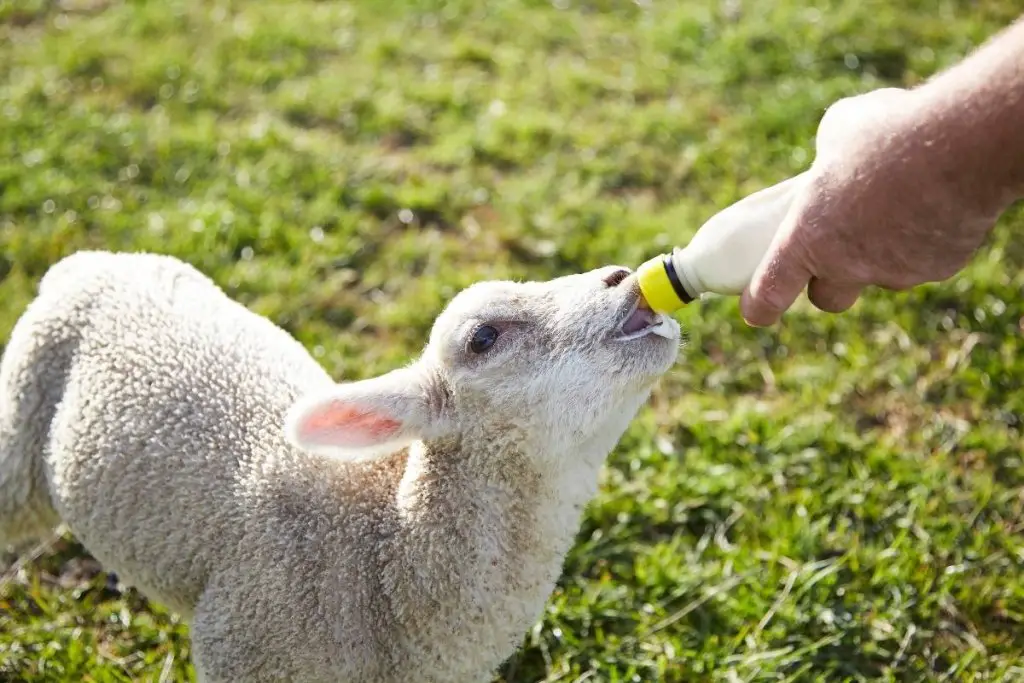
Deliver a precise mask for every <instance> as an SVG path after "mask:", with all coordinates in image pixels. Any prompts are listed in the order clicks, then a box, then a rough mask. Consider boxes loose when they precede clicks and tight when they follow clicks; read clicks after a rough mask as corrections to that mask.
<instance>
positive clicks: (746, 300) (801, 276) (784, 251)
mask: <svg viewBox="0 0 1024 683" xmlns="http://www.w3.org/2000/svg"><path fill="white" fill-rule="evenodd" d="M787 247H789V245H787V244H785V243H784V244H782V245H781V248H780V247H776V246H773V247H772V250H771V251H770V252H769V254H768V255H767V256H766V257H765V260H764V261H762V263H761V267H760V268H759V269H758V272H757V273H755V274H754V278H753V279H752V280H751V282H750V285H749V286H748V287H747V288H746V289H745V290H744V291H743V294H742V295H741V296H740V311H741V313H742V315H743V319H744V320H745V321H746V322H747V324H748V325H751V326H753V327H767V326H768V325H773V324H775V323H776V322H777V321H778V320H779V318H781V317H782V314H783V313H784V312H785V311H786V309H788V308H789V307H790V306H792V305H793V302H794V301H796V298H797V297H798V296H800V292H802V291H803V289H804V287H805V286H806V285H807V282H808V281H809V280H810V279H811V272H810V271H809V270H808V269H807V267H806V266H804V265H803V264H804V261H803V259H801V258H800V257H799V255H798V254H795V253H792V252H793V251H795V250H794V249H793V248H791V247H790V248H787Z"/></svg>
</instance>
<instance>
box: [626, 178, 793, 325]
mask: <svg viewBox="0 0 1024 683" xmlns="http://www.w3.org/2000/svg"><path fill="white" fill-rule="evenodd" d="M806 175H807V174H806V173H802V174H800V175H798V176H794V177H792V178H790V179H788V180H785V181H783V182H781V183H778V184H777V185H772V186H771V187H768V188H765V189H763V190H760V191H758V192H755V193H754V194H752V195H749V196H748V197H745V198H744V199H741V200H740V201H738V202H736V203H735V204H732V205H731V206H729V207H727V208H726V209H724V210H723V211H721V212H719V213H717V214H715V215H714V216H712V218H711V220H709V221H708V222H706V223H705V224H704V225H702V226H701V227H700V229H699V230H698V231H697V234H695V235H694V237H693V239H692V240H690V243H689V244H687V245H686V246H685V247H682V248H676V249H674V250H673V251H672V252H671V253H669V254H662V255H661V256H657V257H655V258H653V259H651V260H649V261H647V262H646V263H644V264H643V265H642V266H640V268H639V269H637V280H638V282H639V285H640V291H641V292H643V295H644V298H645V299H646V300H647V304H648V305H649V306H650V307H651V309H652V310H654V311H656V312H658V313H666V314H669V313H673V312H675V311H677V310H679V309H680V308H682V307H683V306H685V305H686V304H688V303H690V302H691V301H694V300H696V299H698V298H700V296H701V295H702V294H725V295H739V294H741V293H742V292H743V290H744V289H745V288H746V286H747V285H748V284H749V283H750V280H751V278H753V276H754V271H755V270H757V267H758V265H759V264H760V263H761V259H762V258H763V257H764V255H765V253H766V252H767V251H768V247H769V246H771V243H772V238H774V237H775V233H776V232H777V231H778V229H779V226H780V224H781V223H782V221H783V219H785V217H786V213H787V212H788V211H789V207H790V204H792V203H793V199H794V198H795V197H796V193H797V192H798V191H799V189H800V187H801V186H802V184H803V182H804V181H805V179H806Z"/></svg>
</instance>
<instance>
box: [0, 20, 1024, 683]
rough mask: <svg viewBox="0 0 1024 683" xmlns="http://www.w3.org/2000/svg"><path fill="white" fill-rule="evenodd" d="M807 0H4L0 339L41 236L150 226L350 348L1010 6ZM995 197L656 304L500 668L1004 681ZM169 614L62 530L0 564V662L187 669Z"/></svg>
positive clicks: (906, 78)
mask: <svg viewBox="0 0 1024 683" xmlns="http://www.w3.org/2000/svg"><path fill="white" fill-rule="evenodd" d="M485 5H486V10H485V9H482V7H484V6H485ZM810 5H811V3H800V2H797V1H796V0H774V1H770V2H769V1H765V2H757V3H755V2H708V3H697V2H680V3H659V2H655V3H646V2H638V3H630V2H625V1H624V0H623V1H621V2H613V1H612V0H591V1H589V2H580V1H577V0H564V1H562V0H558V1H556V2H541V1H540V0H520V1H515V0H494V1H492V2H488V3H477V2H471V1H470V0H450V1H448V2H440V0H430V1H428V0H421V1H419V2H413V1H411V0H410V1H403V2H398V1H397V0H396V1H395V2H384V1H383V0H378V1H377V2H361V3H350V4H349V3H341V2H314V1H311V0H304V1H301V2H295V3H269V2H262V3H261V2H235V1H231V0H217V1H215V2H201V1H200V0H166V1H164V2H145V1H143V0H133V1H125V2H115V1H112V0H63V1H62V2H56V1H52V0H0V340H3V339H6V337H7V334H8V332H9V330H10V328H11V326H12V325H13V324H14V322H15V320H16V318H17V317H18V315H19V314H20V313H21V312H22V310H23V308H24V306H25V305H26V304H27V302H28V301H29V300H30V298H31V296H32V295H33V292H34V287H35V285H36V283H37V282H38V280H39V278H40V277H41V276H42V275H43V273H44V271H45V270H46V268H47V267H48V266H49V265H50V264H52V263H53V262H54V261H56V260H57V259H58V258H60V257H61V256H63V255H65V254H68V253H71V252H73V251H75V250H78V249H84V248H107V249H116V250H128V249H148V250H157V251H161V252H166V253H171V254H175V255H177V256H180V257H182V258H184V259H187V260H188V261H190V262H192V263H193V264H195V265H196V266H198V267H199V268H201V269H202V270H204V271H205V272H207V273H209V274H210V275H211V276H212V277H214V278H215V279H216V280H217V281H218V282H219V283H220V284H221V285H223V286H224V287H225V288H226V289H227V290H228V291H229V293H230V294H231V295H232V296H234V297H236V298H237V299H238V300H240V301H242V302H244V303H245V304H247V305H248V306H250V307H251V308H252V309H254V310H256V311H258V312H259V313H262V314H264V315H267V316H268V317H270V318H271V319H273V320H274V321H275V322H277V323H279V324H280V325H282V326H284V327H285V328H286V329H288V330H289V331H291V332H292V333H294V334H295V335H296V336H297V337H298V338H299V339H300V340H301V341H302V342H303V343H305V344H306V345H307V346H308V347H309V348H311V349H313V351H314V353H315V354H316V356H317V357H318V358H319V360H320V361H321V362H322V363H323V364H324V365H325V367H327V368H328V369H329V370H330V371H331V372H332V373H333V374H334V375H335V376H337V377H339V378H340V377H345V378H360V377H365V376H368V375H370V374H374V373H378V372H381V371H384V370H387V369H390V368H392V367H394V366H396V365H398V364H400V363H402V362H404V361H405V360H406V359H407V358H408V357H410V356H411V355H412V354H414V353H416V352H417V351H418V349H419V348H420V346H421V345H422V343H423V342H424V340H425V335H426V333H427V330H428V329H429V326H430V324H431V321H432V319H433V317H434V315H435V314H436V313H437V312H438V311H439V310H440V309H441V307H442V306H443V305H444V303H445V301H446V300H447V299H448V298H449V297H450V296H451V295H452V294H453V292H455V291H457V290H458V289H459V288H461V287H463V286H465V285H467V284H468V283H470V282H473V281H476V280H480V279H486V278H497V277H500V278H505V277H515V278H550V277H553V276H556V275H560V274H566V273H570V272H574V271H580V270H584V269H589V268H592V267H596V266H600V265H604V264H608V263H623V264H631V265H636V264H638V263H640V262H641V261H643V260H645V259H646V258H647V257H649V256H652V255H654V254H656V253H659V252H660V251H662V250H665V249H667V248H669V247H671V246H672V245H675V244H683V243H685V242H686V241H687V239H688V238H689V237H690V236H691V235H692V233H693V231H694V230H695V229H696V227H697V226H698V225H700V223H701V222H702V221H703V220H704V219H706V218H707V217H708V216H710V215H711V214H712V213H713V212H714V211H715V210H717V209H719V208H722V207H724V206H725V205H727V204H728V203H729V202H731V201H734V200H736V199H738V198H740V197H741V196H743V194H744V193H746V192H749V191H752V190H755V189H758V188H760V187H763V186H766V185H767V184H770V183H772V182H775V181H778V180H780V179H782V178H784V177H786V176H788V175H791V174H793V173H794V172H796V171H798V170H801V169H803V168H804V167H805V166H806V164H807V162H808V160H809V157H810V154H811V152H812V147H811V140H812V139H813V133H814V128H815V125H816V122H817V120H818V119H819V117H820V115H821V113H822V110H823V108H824V107H825V106H826V105H828V104H829V103H830V102H832V101H834V100H835V99H837V98H839V97H842V96H846V95H851V94H854V93H857V92H862V91H865V90H869V89H872V88H875V87H879V86H883V85H889V84H904V85H910V84H914V83H916V82H919V81H920V80H922V79H923V78H926V77H928V76H929V75H931V74H932V73H934V72H935V71H936V70H938V69H941V68H943V67H944V66H946V65H948V64H950V63H952V62H954V61H956V60H957V59H959V58H961V57H962V56H963V55H964V54H965V53H966V52H968V51H969V50H970V49H971V48H972V47H973V46H976V45H977V44H979V43H980V42H981V41H982V40H984V39H985V38H986V37H987V36H988V35H990V34H991V33H992V32H994V31H995V30H997V29H998V28H999V27H1001V26H1003V25H1005V24H1006V23H1008V22H1009V21H1010V20H1012V18H1013V17H1014V16H1015V14H1016V12H1017V11H1018V10H1017V9H1015V5H1017V3H1015V2H1013V1H1012V0H987V1H986V2H984V3H969V2H962V1H959V0H957V1H954V0H941V1H940V0H929V1H928V2H926V1H925V0H913V1H911V2H905V3H892V2H889V1H888V0H885V1H883V0H864V1H862V2H860V3H852V2H850V3H839V2H835V1H831V2H823V3H814V5H815V7H816V9H812V8H811V7H810ZM1022 227H1024V214H1019V213H1015V214H1013V215H1009V216H1007V217H1005V218H1004V219H1003V220H1002V221H1001V222H1000V225H999V227H998V230H997V233H996V235H995V237H994V239H993V240H992V242H991V243H989V244H988V245H987V246H986V247H985V249H984V251H983V252H982V253H981V254H980V255H979V257H978V259H977V260H976V261H975V262H974V263H973V264H972V265H971V266H970V268H969V269H968V270H967V271H966V272H965V273H963V274H962V275H961V276H959V277H958V278H956V279H954V280H952V281H950V282H948V283H945V284H943V285H941V286H938V285H936V286H928V287H922V288H919V289H917V290H915V291H912V292H908V293H903V294H898V295H897V294H892V293H885V292H873V293H871V294H869V295H868V296H867V297H866V298H865V299H863V300H862V301H861V302H860V303H859V304H858V305H857V307H856V308H855V309H854V310H853V311H851V312H850V313H848V314H846V315H840V316H830V315H826V314H821V313H818V312H815V311H814V310H813V309H811V308H810V307H809V306H808V305H807V304H806V302H803V301H801V302H800V303H799V304H798V306H797V307H796V308H795V309H794V310H793V311H792V312H791V313H789V314H788V315H787V316H786V318H785V321H784V323H783V324H782V325H781V326H779V327H776V328H772V329H767V330H754V329H750V328H748V327H746V326H745V325H744V324H743V323H742V321H741V319H740V317H739V315H738V310H737V306H736V302H735V301H734V300H731V299H726V300H719V301H714V302H711V303H708V304H706V305H703V306H701V307H700V308H696V307H694V308H693V309H692V310H688V311H684V312H683V313H682V314H680V316H679V317H680V320H681V322H683V323H684V325H685V326H686V328H687V329H688V330H689V334H690V337H691V343H690V345H689V347H688V349H687V350H686V352H685V356H684V358H683V359H682V361H681V362H680V364H679V365H678V366H677V367H676V369H674V370H673V371H672V372H671V373H670V375H669V376H668V377H667V378H666V379H665V380H664V382H663V383H662V384H661V386H660V388H659V389H658V391H657V393H656V395H655V397H654V399H653V400H652V402H651V405H650V407H649V408H646V409H645V410H644V411H643V412H642V413H641V415H640V416H639V417H638V419H637V420H636V421H635V422H634V424H633V425H632V427H631V428H630V430H629V432H628V433H627V435H626V437H625V438H624V439H623V441H622V442H621V444H620V446H619V447H618V448H617V449H616V451H615V453H614V454H613V456H612V457H611V459H610V462H609V466H608V468H607V470H606V473H605V477H604V481H603V486H602V490H601V493H600V496H599V497H598V499H597V500H595V501H594V503H593V504H592V505H591V506H590V508H589V509H588V513H587V517H586V520H585V523H584V525H583V528H582V530H581V532H580V535H579V538H578V544H577V545H576V547H575V549H574V550H573V552H572V553H571V554H570V556H569V557H568V560H567V562H566V564H565V572H564V575H563V577H562V579H561V582H560V584H559V587H558V590H557V591H556V593H555V594H554V595H553V596H552V597H551V599H550V603H549V609H548V611H547V613H546V616H545V618H544V620H543V621H542V622H541V623H539V624H537V626H536V627H535V628H534V629H533V630H532V631H531V632H529V633H526V634H524V641H523V648H522V650H521V651H520V652H518V653H517V654H516V655H515V656H514V657H513V658H512V659H511V660H510V661H509V662H508V663H507V664H506V666H505V667H504V669H503V672H502V678H501V679H500V680H501V681H504V682H505V683H513V682H516V683H526V682H534V681H566V682H568V681H584V680H585V681H592V682H597V681H609V682H612V681H653V680H659V681H703V680H707V681H723V682H727V683H733V682H737V681H869V680H870V681H952V680H956V681H1011V680H1022V679H1024V623H1022V622H1024V583H1022V580H1021V577H1022V569H1024V567H1022V565H1024V536H1022V531H1024V489H1022V486H1021V485H1022V483H1024V461H1022V459H1021V457H1022V456H1021V453H1022V446H1024V437H1022V434H1021V429H1022V423H1021V420H1022V409H1024V393H1021V392H1020V391H1019V387H1020V386H1021V385H1022V383H1024V343H1022V341H1021V324H1022V319H1024V303H1022V294H1024V274H1022V272H1021V266H1022V265H1024V247H1022V246H1021V243H1020V241H1019V240H1017V241H1014V240H1013V239H1012V238H1013V236H1014V231H1015V230H1016V231H1019V230H1020V229H1021V228H1022ZM187 635H188V631H187V628H186V627H185V626H183V625H182V624H181V623H180V621H179V620H177V619H176V618H175V617H174V615H172V614H169V613H168V612H167V611H165V610H164V609H162V608H161V607H160V606H159V605H155V604H150V603H148V602H147V601H146V600H144V599H143V598H142V597H141V596H139V595H138V594H137V593H135V592H133V591H127V590H125V589H124V588H123V586H118V585H117V583H116V581H114V580H112V579H111V577H109V576H108V575H106V574H103V573H102V572H100V571H99V568H98V567H96V566H95V563H94V562H93V561H91V559H90V558H89V557H88V555H87V554H86V553H85V552H84V551H83V549H82V548H81V547H79V546H78V545H77V544H75V543H74V541H73V539H71V538H70V537H64V538H62V539H61V541H60V542H59V543H57V544H56V545H55V546H54V547H52V548H49V549H48V550H47V551H46V552H44V553H43V554H42V555H41V556H39V557H38V558H36V559H34V560H31V561H29V562H27V563H26V564H25V565H24V567H23V568H22V569H21V570H20V571H17V572H11V573H9V574H8V575H7V576H6V577H5V578H4V584H3V585H2V586H0V680H11V681H15V680H16V681H26V682H42V681H48V682H49V681H94V682H112V681H130V680H139V681H157V680H190V677H191V668H190V664H189V650H188V639H187Z"/></svg>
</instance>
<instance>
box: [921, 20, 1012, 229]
mask: <svg viewBox="0 0 1024 683" xmlns="http://www.w3.org/2000/svg"><path fill="white" fill-rule="evenodd" d="M1022 60H1024V22H1017V23H1016V24H1014V25H1012V26H1011V27H1010V28H1009V29H1007V30H1006V31H1004V32H1002V33H1001V34H999V35H998V36H997V37H995V38H994V39H992V40H990V41H989V42H988V43H987V44H986V45H984V46H983V47H981V48H980V49H978V50H977V51H976V52H975V53H973V54H972V55H970V56H969V57H968V58H967V59H965V60H963V61H962V62H961V63H959V64H957V65H956V66H954V67H952V68H951V69H949V70H947V71H945V72H942V73H940V74H938V75H937V76H935V77H934V78H932V79H930V80H929V81H927V82H925V83H924V84H922V85H921V86H919V87H918V88H916V89H914V90H912V91H911V95H912V97H911V98H909V101H910V102H911V106H912V120H913V121H914V125H915V126H916V127H917V129H918V130H919V132H920V135H921V137H922V138H923V140H925V141H927V146H928V148H929V149H928V151H927V152H926V154H927V155H928V156H929V163H931V164H934V168H935V170H936V172H937V173H938V174H939V175H941V176H942V177H943V178H944V179H945V181H946V184H947V185H948V186H949V190H950V191H952V192H954V193H955V195H956V196H957V198H958V200H959V201H962V202H963V205H964V206H965V207H970V208H973V209H974V210H975V211H976V212H981V213H985V214H991V213H995V214H996V215H998V214H999V213H1001V212H1002V211H1003V210H1005V209H1006V208H1007V207H1008V206H1009V205H1010V204H1012V203H1013V202H1014V201H1016V200H1017V199H1019V198H1021V197H1022V196H1024V134H1021V132H1020V131H1021V129H1020V122H1021V121H1022V120H1024V80H1022V78H1021V77H1022V76H1024V70H1022V69H1021V66H1020V64H1021V63H1022Z"/></svg>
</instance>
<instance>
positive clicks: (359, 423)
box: [286, 267, 680, 459]
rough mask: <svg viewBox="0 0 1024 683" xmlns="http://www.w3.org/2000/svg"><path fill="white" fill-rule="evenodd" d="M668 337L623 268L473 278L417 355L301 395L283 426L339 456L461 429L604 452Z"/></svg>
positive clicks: (655, 371)
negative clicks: (537, 278)
mask: <svg viewBox="0 0 1024 683" xmlns="http://www.w3.org/2000/svg"><path fill="white" fill-rule="evenodd" d="M679 338H680V334H679V325H678V324H677V323H676V322H675V321H674V320H672V319H671V318H667V317H664V316H660V315H656V314H654V313H652V312H651V310H650V309H649V308H647V305H646V303H645V302H644V301H643V299H642V297H641V296H640V290H639V287H638V286H637V283H636V279H635V277H634V276H632V275H631V274H630V272H629V271H628V270H626V269H624V268H619V267H610V268H604V269H601V270H596V271H592V272H589V273H583V274H580V275H572V276H568V277H563V278H558V279H556V280H551V281H548V282H527V283H515V282H485V283H480V284H478V285H474V286H472V287H469V288H468V289H466V290H464V291H463V292H461V293H460V294H459V295H458V296H456V297H455V298H454V299H453V300H452V302H451V303H450V304H449V305H448V307H447V308H446V309H445V310H444V311H443V312H442V314H441V315H440V316H439V317H438V319H437V321H436V322H435V323H434V328H433V330H432V332H431V335H430V342H429V344H428V345H427V347H426V349H425V350H424V353H423V356H422V357H421V358H420V359H419V360H418V361H417V362H416V363H414V364H413V365H411V366H409V367H406V368H401V369H398V370H393V371H391V372H389V373H387V374H385V375H382V376H381V377H377V378H374V379H368V380H363V381H360V382H352V383H347V384H338V385H335V386H333V387H328V388H325V389H324V390H322V391H320V392H315V393H313V394H311V395H308V396H305V397H303V398H302V399H301V400H300V401H299V402H298V403H297V404H296V405H295V406H294V407H293V408H292V409H291V411H290V413H289V415H288V418H287V424H286V432H287V435H288V438H289V440H290V441H291V442H292V443H294V444H295V445H297V446H299V447H302V448H305V449H307V450H311V451H317V452H321V453H325V454H328V455H332V456H335V457H340V458H345V459H351V458H358V457H363V456H365V455H367V454H373V453H379V452H381V451H390V450H394V449H396V448H400V447H402V446H403V445H405V444H408V443H409V442H410V441H412V440H414V439H421V440H430V439H435V438H440V437H446V436H452V435H454V434H460V433H461V434H463V435H471V436H472V438H478V437H480V436H482V437H483V438H488V437H491V436H493V437H495V438H497V437H498V435H505V438H518V439H526V440H527V441H529V442H530V443H528V444H523V445H524V446H528V447H532V448H531V450H533V451H534V452H537V453H547V454H552V455H556V456H557V455H559V454H561V453H567V452H571V451H573V450H580V449H585V450H589V451H593V452H596V453H600V452H601V451H602V450H603V451H604V452H607V449H610V448H611V447H612V446H613V445H614V442H615V441H617V440H618V438H619V436H620V435H621V434H622V430H624V429H625V428H626V426H627V425H628V423H629V421H630V420H632V419H633V416H634V415H635V413H636V411H637V409H638V408H639V407H640V405H641V404H642V403H643V401H644V400H645V399H646V397H647V395H648V393H649V392H650V389H651V387H652V386H653V384H654V382H655V381H656V380H657V379H658V377H659V376H661V375H662V374H663V373H664V372H665V371H666V370H668V369H669V367H670V366H671V365H672V363H673V362H674V361H675V358H676V354H677V353H678V349H679Z"/></svg>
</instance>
